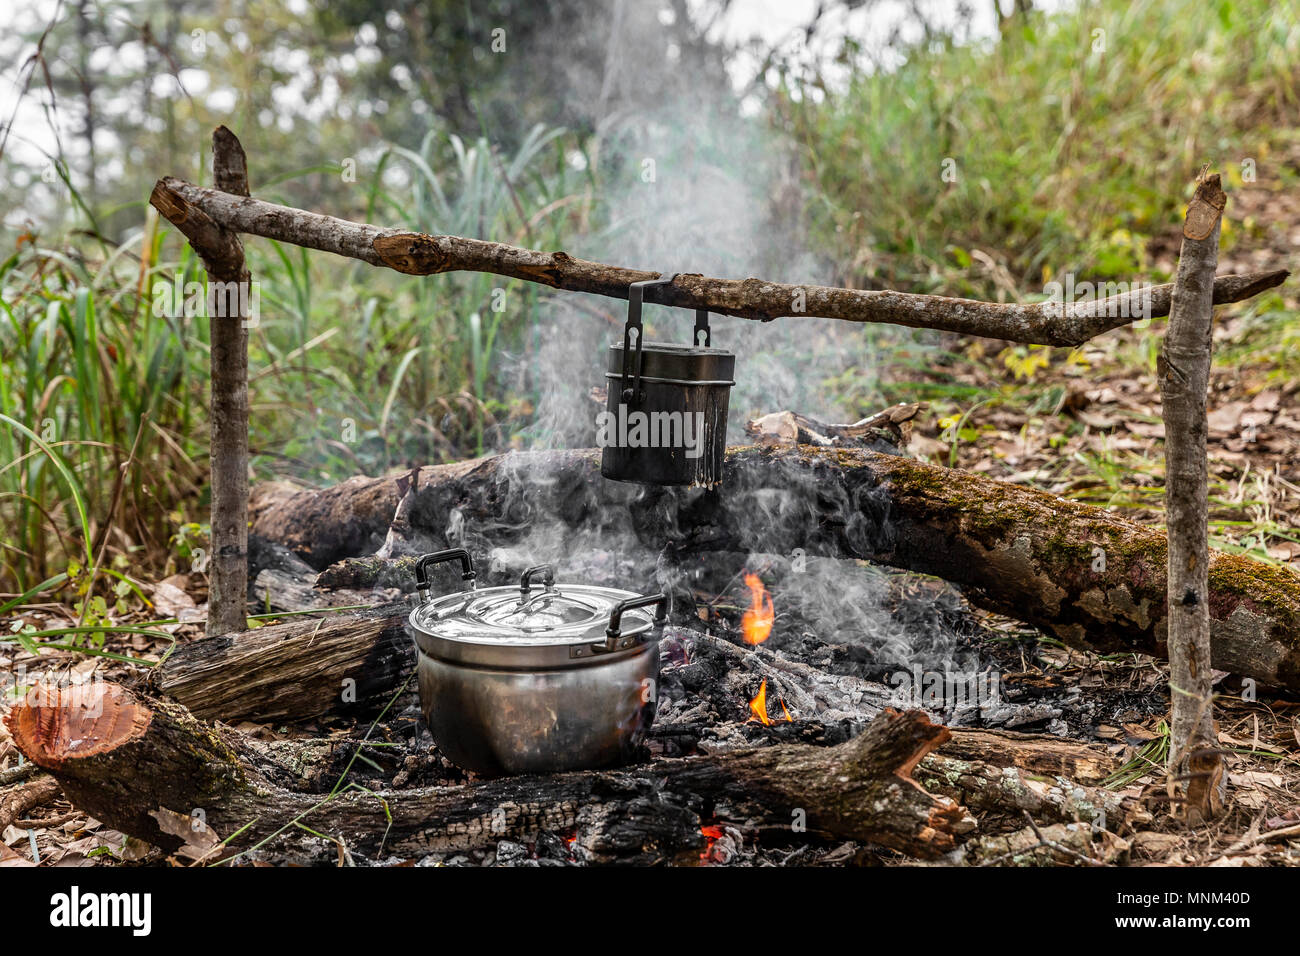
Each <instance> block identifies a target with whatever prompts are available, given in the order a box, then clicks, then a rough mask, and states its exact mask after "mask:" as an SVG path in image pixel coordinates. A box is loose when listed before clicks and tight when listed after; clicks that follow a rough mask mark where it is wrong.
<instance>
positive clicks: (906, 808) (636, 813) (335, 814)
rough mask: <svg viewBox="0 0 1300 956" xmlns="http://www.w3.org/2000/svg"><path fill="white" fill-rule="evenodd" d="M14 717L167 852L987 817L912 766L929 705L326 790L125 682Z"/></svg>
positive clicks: (657, 839) (873, 831)
mask: <svg viewBox="0 0 1300 956" xmlns="http://www.w3.org/2000/svg"><path fill="white" fill-rule="evenodd" d="M6 723H7V725H8V727H9V729H10V732H11V733H12V734H13V738H14V742H15V744H16V745H17V746H18V747H19V749H20V750H22V752H23V753H24V754H26V756H27V757H28V759H30V760H31V761H32V762H33V763H36V764H37V765H39V766H41V767H43V768H45V769H46V770H48V771H49V773H50V774H51V775H52V776H53V777H54V778H55V779H56V780H57V781H58V782H59V784H60V786H61V787H62V788H63V791H64V793H65V794H66V795H67V796H68V798H69V799H70V800H72V801H73V803H75V804H76V805H77V806H78V807H79V808H81V809H83V810H85V811H86V812H88V813H91V814H93V815H94V816H95V817H96V818H97V819H100V820H103V821H104V822H106V823H108V824H110V825H111V826H114V827H117V828H118V829H121V830H122V831H123V832H125V833H128V834H131V835H134V836H137V837H139V838H141V839H144V840H148V841H149V842H151V843H154V844H156V845H158V846H160V847H162V848H164V849H166V850H169V851H175V850H178V849H181V848H182V847H184V846H185V845H186V844H187V843H188V842H190V840H191V836H190V833H191V832H192V830H194V831H204V832H206V831H207V830H211V831H212V833H213V834H214V836H215V837H216V838H217V839H221V838H223V837H231V836H232V834H233V835H235V836H234V838H233V839H232V840H231V841H230V843H229V845H228V846H227V847H226V848H225V850H223V851H221V852H227V853H229V852H234V851H238V850H240V849H241V848H247V847H250V846H252V845H253V844H255V843H257V842H258V841H260V840H263V839H265V838H268V837H271V836H274V835H277V834H281V833H287V834H289V835H290V836H291V837H292V838H294V839H302V838H303V833H304V831H303V830H301V829H300V828H297V827H296V826H295V824H298V823H301V824H303V825H304V826H306V827H310V828H311V830H313V831H316V832H317V833H323V834H326V835H327V836H329V837H330V838H333V839H339V840H341V841H343V842H344V843H345V844H346V845H347V846H348V847H350V848H352V849H353V850H358V851H362V852H372V853H378V852H380V851H381V850H383V851H386V852H392V853H403V852H419V853H430V852H435V851H438V850H440V849H442V850H446V849H464V848H469V847H473V846H482V845H486V844H492V843H495V842H497V841H499V840H502V839H507V838H508V839H515V840H526V839H532V838H535V837H536V836H537V835H538V834H539V833H540V832H542V831H552V832H565V831H573V830H575V829H576V830H577V839H578V840H579V841H580V842H581V844H582V845H583V847H584V848H585V851H586V852H587V853H588V855H589V856H590V857H591V858H592V859H593V860H594V861H598V862H600V861H613V860H620V859H621V860H629V859H636V860H639V861H642V862H656V861H666V860H670V859H672V858H673V857H674V856H676V855H677V854H680V853H683V852H688V851H691V850H697V849H698V847H699V844H700V843H701V842H702V838H701V835H700V827H701V819H702V817H704V816H707V815H709V814H711V813H712V812H713V809H714V808H716V807H720V806H725V807H727V810H728V813H729V814H731V815H733V816H743V817H744V818H745V823H746V825H747V826H767V827H784V828H786V829H789V828H790V824H791V821H792V819H794V818H795V815H796V814H799V815H801V816H802V817H805V818H806V821H807V825H808V827H809V829H810V830H814V831H821V832H824V833H827V834H830V835H833V836H836V837H841V838H848V839H854V840H860V841H867V842H871V843H874V844H878V845H880V846H883V847H888V848H891V849H895V850H898V851H901V852H904V853H907V854H910V855H913V856H917V857H921V858H936V857H938V856H940V855H942V854H944V853H947V852H949V851H951V850H953V849H954V848H955V847H956V846H957V843H958V839H959V837H960V836H961V835H963V834H964V833H967V832H969V830H970V829H971V828H972V827H973V821H972V820H971V819H970V817H969V815H968V814H967V813H966V811H965V810H964V809H963V808H962V807H961V806H960V805H958V804H957V803H955V802H954V801H952V800H950V799H948V798H947V797H944V796H941V795H937V794H933V793H930V792H929V791H927V790H925V789H924V788H923V787H921V786H920V785H919V784H917V782H916V781H915V780H913V779H912V778H911V772H912V770H913V768H915V766H916V764H917V763H918V762H919V761H920V760H921V759H922V758H923V757H924V756H925V755H926V754H927V753H929V752H930V751H931V750H933V749H934V748H935V747H937V746H938V745H940V744H942V743H943V742H944V741H945V740H947V739H948V736H949V732H948V730H947V729H946V728H944V727H942V726H940V725H935V724H932V723H930V721H929V720H928V719H927V718H926V717H925V715H924V714H923V713H921V712H919V711H910V712H906V713H903V712H899V711H894V710H888V711H885V712H884V713H882V714H881V715H880V716H879V717H878V718H876V719H875V720H874V721H872V722H871V724H870V725H868V726H867V728H866V729H865V730H864V731H863V732H862V734H860V735H859V736H858V737H856V738H854V739H853V740H850V741H848V742H847V743H845V744H842V745H840V746H838V747H829V748H818V747H809V746H804V745H783V746H773V747H766V748H761V749H758V750H750V751H741V752H736V753H729V754H724V755H715V756H706V757H698V758H692V759H684V760H664V761H658V762H655V763H654V764H652V765H650V766H642V767H630V768H626V769H622V770H612V771H589V772H584V773H568V774H556V775H552V776H543V777H526V778H504V779H498V780H487V781H483V782H481V783H478V784H475V785H473V786H459V787H436V788H411V789H407V790H393V791H387V792H382V793H375V792H370V791H361V790H357V789H348V788H343V789H338V790H336V791H335V792H334V793H332V794H331V795H330V796H328V797H322V796H320V795H318V794H310V793H299V792H294V791H292V790H290V789H287V788H286V786H285V785H284V781H285V780H286V779H287V777H288V776H289V775H288V774H287V773H286V772H285V770H284V768H282V767H277V766H273V765H269V764H268V758H267V754H266V752H265V751H259V750H256V749H254V748H252V747H250V746H249V745H248V743H247V742H246V741H245V740H243V739H242V738H241V737H240V736H239V735H238V734H234V733H231V732H229V731H226V730H224V729H222V728H220V727H217V726H213V725H210V724H207V723H204V722H202V721H200V720H198V719H196V718H195V717H194V716H193V715H192V714H190V713H189V712H188V711H187V710H186V709H185V708H184V707H182V706H180V705H179V704H176V703H174V702H169V701H165V700H155V699H149V698H143V697H138V696H136V695H134V694H132V693H131V692H129V691H127V690H126V689H124V688H122V687H121V686H119V685H116V684H97V685H92V686H87V687H85V688H72V689H64V688H53V689H44V688H36V689H34V690H33V691H32V692H31V693H30V694H29V695H28V697H27V699H26V700H25V701H24V702H23V703H22V704H20V705H19V706H17V707H15V708H14V709H13V711H11V713H10V714H9V715H8V716H7V717H6ZM197 811H201V813H199V812H197ZM178 821H182V822H184V823H185V824H190V825H191V827H192V830H191V829H190V828H187V827H186V826H181V825H179V824H178Z"/></svg>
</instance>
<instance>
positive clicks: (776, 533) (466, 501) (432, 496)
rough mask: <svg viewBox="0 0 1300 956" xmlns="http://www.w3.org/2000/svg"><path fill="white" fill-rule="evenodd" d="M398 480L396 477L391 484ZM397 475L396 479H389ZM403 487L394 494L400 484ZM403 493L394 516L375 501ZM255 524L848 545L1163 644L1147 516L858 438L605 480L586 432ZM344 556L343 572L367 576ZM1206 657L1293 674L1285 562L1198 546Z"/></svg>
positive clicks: (778, 549)
mask: <svg viewBox="0 0 1300 956" xmlns="http://www.w3.org/2000/svg"><path fill="white" fill-rule="evenodd" d="M399 480H400V481H401V483H402V487H401V488H399ZM403 490H404V491H405V495H404V494H403ZM407 496H409V497H408V500H406V501H404V502H403V501H402V498H403V497H407ZM399 502H401V503H402V508H401V514H402V521H401V522H400V523H397V522H394V523H391V524H390V519H391V518H392V516H393V515H394V514H395V513H396V512H397V511H398V504H399ZM250 510H251V514H252V519H253V529H252V530H253V531H254V532H255V533H256V534H259V535H261V536H262V537H264V538H267V539H269V540H272V541H275V542H277V543H280V544H283V545H286V546H288V547H289V548H291V549H293V550H294V551H295V552H297V553H298V554H299V555H300V556H302V557H303V558H304V560H306V561H307V562H308V563H309V564H311V565H312V566H314V567H316V568H318V569H323V568H326V567H327V566H328V565H330V564H331V563H333V562H336V561H339V560H340V559H345V558H355V557H359V556H365V555H371V554H374V553H375V552H376V550H381V551H382V553H383V554H384V555H385V556H386V557H399V556H402V555H411V554H417V553H420V552H421V551H427V550H433V549H435V548H442V547H448V546H454V545H464V546H467V547H469V548H470V550H471V551H472V552H474V553H479V554H486V553H487V552H488V551H489V550H490V549H491V548H493V547H497V546H503V545H508V544H511V543H520V542H524V543H526V544H531V543H534V542H538V541H541V540H543V539H545V541H546V542H547V546H548V547H549V548H550V550H551V552H552V554H546V555H538V557H540V558H542V559H551V558H552V557H553V555H563V554H565V553H578V552H579V551H581V550H583V549H585V548H589V547H591V546H592V545H593V543H594V542H598V541H604V542H607V543H608V545H609V546H612V547H623V546H627V545H628V544H631V545H637V546H640V547H644V548H648V549H653V550H655V551H665V550H666V551H667V552H670V553H673V554H675V555H677V556H679V557H684V556H688V555H691V554H696V553H701V552H709V551H717V550H727V551H740V552H755V553H759V552H765V553H780V554H789V553H792V552H793V551H794V550H795V549H803V551H804V552H805V553H807V554H810V555H819V556H827V557H839V558H863V559H869V560H871V561H874V562H877V563H880V564H886V565H891V566H894V567H898V568H904V569H907V570H910V571H916V572H919V573H923V574H931V575H936V576H938V577H941V578H944V579H946V580H948V581H951V582H952V583H954V584H956V585H958V586H960V587H961V588H962V590H963V592H964V593H965V595H966V597H967V598H968V600H970V601H971V603H972V604H975V605H977V606H979V607H983V608H988V609H991V610H994V611H998V612H1000V613H1003V614H1006V615H1008V616H1010V617H1014V618H1017V619H1019V620H1022V621H1025V622H1027V623H1029V624H1032V625H1035V626H1037V627H1039V628H1042V629H1043V630H1044V631H1045V632H1047V633H1049V634H1051V635H1054V636H1056V637H1058V638H1059V639H1061V640H1063V641H1065V642H1066V643H1068V644H1070V645H1072V646H1075V647H1079V648H1086V649H1092V650H1096V651H1100V652H1106V653H1109V652H1120V651H1139V652H1143V653H1148V654H1154V655H1157V656H1162V657H1163V656H1166V655H1165V650H1166V647H1165V641H1166V632H1167V623H1166V622H1167V616H1166V595H1165V590H1166V588H1165V581H1166V570H1165V564H1166V540H1165V535H1164V533H1163V532H1162V531H1161V530H1160V529H1158V528H1152V527H1147V526H1144V525H1139V524H1137V523H1135V522H1132V521H1129V520H1126V519H1124V518H1121V517H1119V516H1117V515H1114V514H1111V513H1109V512H1106V511H1103V510H1101V509H1099V508H1095V507H1091V506H1088V505H1084V504H1080V503H1077V502H1073V501H1068V500H1065V499H1062V498H1059V497H1057V496H1055V495H1051V494H1048V493H1046V492H1043V491H1039V490H1036V489H1032V488H1026V487H1023V486H1020V485H1012V484H1007V483H1005V482H1000V481H996V480H993V479H990V478H986V477H982V476H979V475H974V474H969V473H965V472H961V471H954V470H949V469H946V468H940V467H938V466H935V465H929V464H924V463H921V462H917V461H913V460H911V459H906V458H900V457H897V456H893V455H886V454H881V453H877V452H871V451H865V450H860V449H853V450H844V449H824V448H813V447H810V446H798V447H795V448H789V447H786V448H781V449H767V448H756V447H750V448H733V449H731V450H730V451H729V452H728V454H727V461H726V467H725V470H724V479H723V484H722V486H721V487H720V488H719V489H717V490H716V491H712V492H706V491H702V490H700V489H689V488H659V487H650V486H639V485H629V484H620V483H617V482H610V481H606V480H604V479H602V478H601V476H600V455H599V452H597V451H594V450H581V451H556V452H525V453H513V454H509V455H503V456H498V457H492V458H484V459H478V460H476V461H472V462H461V463H458V464H455V465H446V466H435V467H431V468H424V469H421V471H420V473H419V476H418V479H417V480H416V481H415V482H410V481H409V475H402V476H390V477H383V478H357V479H352V480H351V481H348V482H345V483H343V484H342V485H338V486H335V487H333V488H327V489H324V490H322V491H300V490H292V489H286V488H285V487H283V486H259V487H257V488H255V489H254V491H253V494H252V502H251V505H250ZM358 577H359V572H358V569H357V568H356V567H355V566H353V567H352V568H351V569H350V571H349V574H348V575H347V578H346V579H347V583H348V584H349V585H350V586H353V587H359V586H364V582H362V581H360V580H358ZM1209 578H1210V594H1209V605H1210V616H1211V637H1212V652H1213V657H1212V660H1213V664H1214V666H1215V667H1217V668H1220V669H1222V670H1226V671H1230V672H1232V673H1235V674H1239V675H1241V676H1243V677H1249V678H1253V679H1256V680H1258V681H1261V682H1264V683H1268V684H1274V685H1281V686H1284V687H1289V688H1292V689H1296V688H1300V576H1298V575H1296V574H1295V573H1294V572H1292V571H1290V570H1289V569H1287V568H1283V567H1276V566H1272V565H1268V564H1264V563H1262V562H1259V561H1255V560H1252V559H1250V558H1247V557H1244V556H1239V555H1228V554H1223V553H1218V552H1212V553H1211V557H1210V571H1209Z"/></svg>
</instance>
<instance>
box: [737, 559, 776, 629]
mask: <svg viewBox="0 0 1300 956" xmlns="http://www.w3.org/2000/svg"><path fill="white" fill-rule="evenodd" d="M745 587H747V588H749V610H747V611H746V612H745V614H744V616H743V617H741V619H740V629H741V631H742V632H744V635H745V643H746V644H762V643H763V642H764V641H765V640H767V638H768V635H770V634H771V633H772V622H773V621H774V620H776V611H775V610H774V609H773V607H772V595H770V594H768V593H767V588H765V587H763V581H762V579H761V578H759V576H758V575H757V574H751V573H749V572H748V571H746V572H745Z"/></svg>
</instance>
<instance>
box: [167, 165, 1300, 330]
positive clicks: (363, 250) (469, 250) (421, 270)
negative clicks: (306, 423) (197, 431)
mask: <svg viewBox="0 0 1300 956" xmlns="http://www.w3.org/2000/svg"><path fill="white" fill-rule="evenodd" d="M160 202H161V203H162V204H161V205H160ZM154 205H155V206H158V208H159V210H160V211H162V213H163V215H164V216H167V218H169V219H170V218H171V216H170V215H168V211H167V210H168V209H169V208H180V209H185V208H192V209H196V210H200V211H202V212H203V213H205V214H206V215H207V216H208V217H209V218H210V219H211V220H213V221H214V222H217V223H220V224H221V225H222V226H224V227H226V228H227V229H230V230H233V231H236V232H243V233H248V234H250V235H255V236H262V237H263V238H266V239H274V240H276V241H278V242H289V243H293V244H295V245H299V246H305V247H307V248H309V249H320V250H322V251H325V252H332V253H335V254H336V255H341V256H347V257H349V258H352V259H360V260H361V261H362V262H368V263H370V264H371V265H374V266H383V267H386V268H389V269H394V270H396V271H398V272H403V273H406V274H408V275H436V274H439V273H443V272H457V271H469V272H488V273H492V274H494V275H499V276H505V277H507V278H511V279H522V280H525V281H528V282H537V283H540V284H541V285H546V286H550V287H552V288H555V289H564V290H566V291H570V292H589V293H594V294H596V295H604V296H609V297H611V298H616V299H626V298H627V294H628V286H629V285H631V284H632V283H633V282H641V281H644V280H646V279H653V278H655V277H656V276H658V275H659V273H657V272H646V271H643V270H640V269H627V268H623V267H621V266H613V265H605V264H603V263H599V262H589V261H586V260H583V259H575V258H573V257H572V256H570V255H568V254H567V253H564V252H542V251H539V250H535V249H523V248H519V247H517V246H510V245H506V244H504V243H499V242H485V241H483V240H479V239H464V238H461V237H459V236H429V235H424V234H422V233H418V232H410V231H407V230H402V229H385V228H381V227H380V226H372V225H368V224H365V223H356V222H349V221H347V220H344V219H336V218H334V217H332V216H324V215H320V214H319V213H314V212H307V211H305V210H302V209H294V208H292V207H290V206H281V205H277V204H275V203H270V202H265V201H263V200H260V199H251V198H248V197H247V196H243V195H232V194H231V193H230V192H222V191H221V190H219V189H207V188H204V187H202V186H196V185H194V184H193V183H189V182H185V181H184V180H181V179H176V178H174V177H170V176H169V177H165V178H163V179H160V180H158V183H157V185H155V186H154ZM173 221H175V220H173ZM178 225H179V223H178ZM1287 275H1288V273H1287V271H1286V270H1284V269H1279V270H1275V271H1272V272H1256V273H1250V274H1248V275H1231V276H1220V277H1219V278H1218V279H1216V280H1215V282H1214V301H1215V303H1225V302H1238V301H1240V300H1242V299H1248V298H1250V297H1251V296H1254V295H1257V294H1259V293H1260V292H1262V291H1264V290H1265V289H1269V288H1272V287H1273V286H1276V285H1280V284H1281V283H1282V282H1283V280H1285V279H1286V277H1287ZM1172 292H1173V287H1172V286H1171V285H1161V286H1148V287H1145V288H1143V289H1134V290H1130V291H1127V292H1123V293H1120V294H1117V295H1113V296H1109V297H1107V298H1104V299H1100V300H1094V301H1083V302H1066V303H1060V302H1050V301H1049V302H1038V303H1033V304H1028V305H1022V304H1018V303H993V302H980V301H976V300H973V299H952V298H947V297H945V296H935V295H915V294H912V293H907V292H893V291H889V290H878V291H863V290H857V289H837V288H828V287H825V286H813V285H787V284H783V283H779V282H768V281H766V280H763V279H754V278H750V279H714V278H709V277H707V276H702V275H679V276H678V277H677V278H676V279H675V280H674V281H673V282H672V283H670V284H668V285H664V286H652V287H650V288H649V289H647V290H646V293H645V295H646V301H647V302H655V303H659V304H662V305H671V306H679V307H681V308H689V309H697V308H698V309H709V310H710V311H712V312H715V313H719V314H721V315H734V316H738V317H740V318H746V319H757V320H760V321H769V320H771V319H776V318H781V317H800V316H814V317H819V318H828V319H842V320H844V321H848V322H881V323H887V324H891V325H904V326H910V327H912V328H928V329H938V330H942V331H946V332H955V333H957V334H959V335H975V336H982V337H984V338H992V339H1003V340H1007V341H1011V342H1022V343H1027V344H1037V345H1059V346H1075V345H1079V344H1081V343H1083V342H1086V341H1087V340H1089V339H1091V338H1093V337H1095V336H1097V335H1100V334H1102V333H1103V332H1107V331H1109V330H1111V329H1115V328H1118V327H1120V326H1123V325H1128V324H1129V323H1130V322H1133V321H1135V320H1137V319H1140V318H1145V317H1149V316H1163V315H1168V314H1169V309H1170V305H1171V301H1172Z"/></svg>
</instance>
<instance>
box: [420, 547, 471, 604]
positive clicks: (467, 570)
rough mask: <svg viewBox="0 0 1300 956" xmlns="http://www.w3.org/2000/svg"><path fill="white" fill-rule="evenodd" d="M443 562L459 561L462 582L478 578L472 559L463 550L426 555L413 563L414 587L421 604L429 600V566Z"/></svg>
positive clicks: (450, 550)
mask: <svg viewBox="0 0 1300 956" xmlns="http://www.w3.org/2000/svg"><path fill="white" fill-rule="evenodd" d="M444 561H460V578H461V580H462V581H470V582H473V581H474V580H475V579H476V578H477V577H478V573H477V572H476V571H475V570H474V559H473V558H471V557H470V556H469V552H468V551H466V550H465V549H464V548H449V549H447V550H446V551H435V552H433V553H432V554H426V555H424V556H423V557H421V558H420V560H418V561H416V562H415V586H416V589H417V590H418V591H419V592H420V603H421V604H424V603H425V602H426V601H428V600H429V567H430V565H434V564H441V563H443V562H444ZM471 586H472V584H471Z"/></svg>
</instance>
